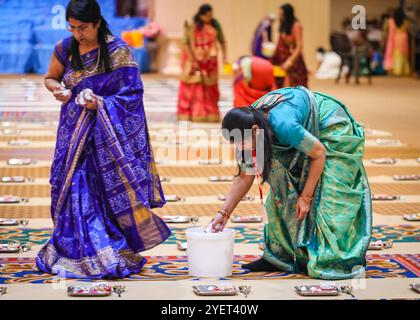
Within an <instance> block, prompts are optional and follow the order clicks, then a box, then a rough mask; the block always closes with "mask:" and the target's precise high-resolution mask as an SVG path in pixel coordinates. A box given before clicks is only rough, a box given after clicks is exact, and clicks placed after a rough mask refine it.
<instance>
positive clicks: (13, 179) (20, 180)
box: [0, 176, 34, 183]
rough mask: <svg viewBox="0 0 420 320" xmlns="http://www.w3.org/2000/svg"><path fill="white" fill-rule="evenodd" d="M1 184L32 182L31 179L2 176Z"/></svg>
mask: <svg viewBox="0 0 420 320" xmlns="http://www.w3.org/2000/svg"><path fill="white" fill-rule="evenodd" d="M0 182H1V183H25V182H34V179H33V178H25V177H24V176H4V177H1V179H0Z"/></svg>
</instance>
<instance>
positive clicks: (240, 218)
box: [231, 216, 263, 223]
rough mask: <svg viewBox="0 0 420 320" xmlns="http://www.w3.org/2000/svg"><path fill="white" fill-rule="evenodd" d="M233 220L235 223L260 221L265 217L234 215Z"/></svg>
mask: <svg viewBox="0 0 420 320" xmlns="http://www.w3.org/2000/svg"><path fill="white" fill-rule="evenodd" d="M231 221H232V222H234V223H260V222H262V221H263V218H262V217H260V216H233V217H232V218H231Z"/></svg>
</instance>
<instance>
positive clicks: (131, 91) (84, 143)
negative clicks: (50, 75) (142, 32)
mask: <svg viewBox="0 0 420 320" xmlns="http://www.w3.org/2000/svg"><path fill="white" fill-rule="evenodd" d="M70 42H71V38H67V39H64V40H63V41H61V42H60V43H59V44H57V46H56V48H55V50H54V55H55V57H56V58H57V59H58V60H59V61H60V63H61V64H62V65H64V67H65V71H64V76H63V82H64V84H65V86H66V88H68V89H71V91H72V98H71V100H70V101H69V102H68V103H65V104H63V105H62V106H61V113H60V120H59V126H58V131H57V143H56V147H55V153H54V160H53V163H52V167H51V177H50V184H51V215H52V219H53V222H54V231H53V234H52V236H51V239H50V240H49V241H48V242H47V243H46V244H45V245H44V246H43V248H42V249H41V250H40V252H39V253H38V256H37V260H36V263H37V266H38V268H39V269H40V270H42V271H44V272H48V273H52V274H59V275H62V276H65V277H69V278H91V279H106V278H111V279H112V278H123V277H126V276H129V275H130V274H133V273H138V272H139V271H140V270H141V269H142V267H143V265H144V264H145V263H146V259H145V258H144V257H142V256H141V255H140V254H139V253H140V252H141V251H144V250H148V249H150V248H153V247H155V246H156V245H158V244H160V243H162V242H163V241H165V240H166V239H167V238H168V237H169V235H170V230H169V229H168V227H167V226H166V224H165V223H164V222H163V221H162V220H161V219H160V218H159V217H158V216H157V215H155V214H154V213H153V212H152V211H151V209H153V208H158V207H162V206H163V205H164V204H165V198H164V195H163V192H162V188H161V184H160V179H159V176H158V173H157V170H156V164H155V162H154V159H153V152H152V148H151V145H150V138H149V133H148V128H147V123H146V117H145V112H144V106H143V84H142V80H141V76H140V72H139V68H138V65H137V63H136V61H135V59H134V58H133V55H132V53H131V50H130V48H129V47H128V46H127V45H126V44H125V43H124V42H123V41H121V40H119V39H116V38H112V39H111V38H110V39H109V41H108V49H109V52H110V56H111V61H112V70H113V71H112V72H111V73H105V72H104V69H103V67H99V68H98V70H96V71H95V72H92V73H90V72H89V71H90V70H93V69H95V65H96V61H97V54H98V49H95V50H92V51H90V52H88V53H86V54H84V55H82V56H81V58H82V62H83V65H84V70H83V71H75V70H74V69H72V67H71V63H70V59H69V55H68V48H69V45H70ZM86 88H90V89H92V91H93V92H94V94H96V95H98V96H100V97H102V98H103V99H102V100H101V102H100V103H99V106H98V109H97V110H88V109H85V108H83V107H81V106H79V105H77V104H76V103H75V98H76V96H77V94H78V93H80V92H81V91H82V90H83V89H86Z"/></svg>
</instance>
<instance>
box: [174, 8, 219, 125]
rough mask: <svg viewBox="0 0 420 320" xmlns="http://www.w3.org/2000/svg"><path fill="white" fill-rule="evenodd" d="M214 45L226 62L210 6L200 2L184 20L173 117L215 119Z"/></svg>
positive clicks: (217, 95)
mask: <svg viewBox="0 0 420 320" xmlns="http://www.w3.org/2000/svg"><path fill="white" fill-rule="evenodd" d="M218 45H220V46H221V49H222V53H223V63H227V54H226V51H227V50H226V42H225V37H224V35H223V31H222V28H221V26H220V23H219V22H218V21H217V20H216V19H215V18H214V17H213V8H212V7H211V6H210V5H208V4H204V5H202V6H201V7H200V9H199V10H198V13H197V14H196V15H195V16H194V21H193V23H191V24H189V23H186V24H185V38H184V49H183V53H182V57H181V67H182V74H181V83H180V87H179V95H178V107H177V108H178V111H177V119H178V120H181V121H193V122H219V121H220V113H219V106H218V102H219V96H220V93H219V86H218V49H219V48H218Z"/></svg>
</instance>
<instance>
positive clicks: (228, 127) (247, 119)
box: [222, 107, 273, 183]
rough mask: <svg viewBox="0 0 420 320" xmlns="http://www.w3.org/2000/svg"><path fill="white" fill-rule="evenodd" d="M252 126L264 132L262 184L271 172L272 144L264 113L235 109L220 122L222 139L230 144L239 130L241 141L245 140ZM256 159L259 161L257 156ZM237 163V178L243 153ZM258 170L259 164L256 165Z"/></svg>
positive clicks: (243, 159)
mask: <svg viewBox="0 0 420 320" xmlns="http://www.w3.org/2000/svg"><path fill="white" fill-rule="evenodd" d="M254 125H258V127H259V128H260V129H262V130H263V131H264V136H263V137H262V138H263V139H264V140H263V141H264V155H263V156H264V158H262V160H263V163H264V168H263V172H262V175H261V176H262V178H263V183H264V182H266V181H267V180H268V177H269V174H270V171H271V161H272V158H273V152H272V142H273V138H272V135H273V129H272V127H271V125H270V123H269V122H268V120H267V119H266V118H265V115H264V112H263V111H261V110H259V109H254V108H251V107H244V108H235V109H232V110H230V111H229V112H228V113H227V114H226V115H225V117H224V118H223V121H222V129H223V130H222V133H223V137H224V138H225V139H226V140H229V141H230V143H233V142H234V131H235V130H239V131H240V132H241V135H242V137H241V138H242V141H244V139H245V138H246V133H245V130H251V129H252V127H253V126H254ZM257 158H258V159H261V157H260V156H258V155H257ZM236 160H237V161H238V167H239V172H238V176H239V175H240V174H241V163H244V162H246V159H245V155H244V152H242V159H238V157H237V159H236ZM257 164H258V167H259V169H260V168H261V167H260V164H261V162H260V163H257Z"/></svg>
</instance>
